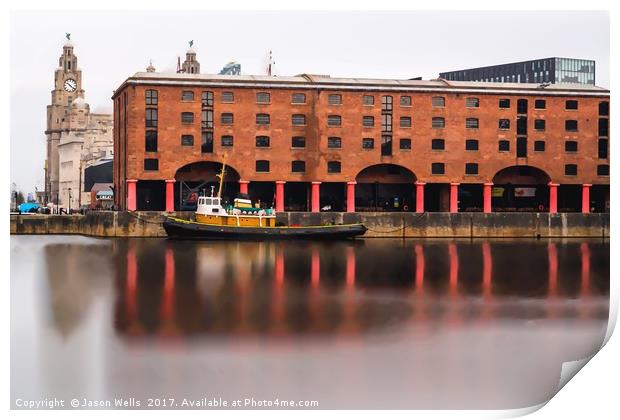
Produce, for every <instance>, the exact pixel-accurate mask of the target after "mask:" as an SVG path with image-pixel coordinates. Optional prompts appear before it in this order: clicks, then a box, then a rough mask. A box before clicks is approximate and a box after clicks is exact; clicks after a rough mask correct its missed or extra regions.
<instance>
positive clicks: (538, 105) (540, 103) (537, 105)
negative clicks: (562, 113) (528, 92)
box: [534, 99, 547, 109]
mask: <svg viewBox="0 0 620 420" xmlns="http://www.w3.org/2000/svg"><path fill="white" fill-rule="evenodd" d="M546 108H547V101H545V100H544V99H536V100H535V101H534V109H546Z"/></svg>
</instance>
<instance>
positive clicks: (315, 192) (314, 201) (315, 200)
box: [310, 181, 321, 213]
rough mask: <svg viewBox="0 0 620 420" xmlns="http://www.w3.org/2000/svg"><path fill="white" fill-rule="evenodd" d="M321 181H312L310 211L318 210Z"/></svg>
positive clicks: (316, 211) (315, 211)
mask: <svg viewBox="0 0 620 420" xmlns="http://www.w3.org/2000/svg"><path fill="white" fill-rule="evenodd" d="M320 186H321V183H320V182H319V181H314V182H312V195H311V199H310V205H311V206H312V212H313V213H318V212H319V211H320V206H321V204H320V198H321V193H320V190H319V188H320Z"/></svg>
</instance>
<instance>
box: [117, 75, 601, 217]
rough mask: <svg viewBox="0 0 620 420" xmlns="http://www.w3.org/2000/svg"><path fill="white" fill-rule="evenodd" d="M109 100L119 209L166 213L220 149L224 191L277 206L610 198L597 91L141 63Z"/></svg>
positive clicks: (563, 207) (472, 205)
mask: <svg viewBox="0 0 620 420" xmlns="http://www.w3.org/2000/svg"><path fill="white" fill-rule="evenodd" d="M151 70H152V69H151ZM113 99H114V118H115V127H116V128H117V130H116V132H115V139H114V140H115V141H114V144H115V156H117V159H115V167H114V183H115V186H116V188H117V191H118V194H117V200H118V201H117V204H118V205H119V206H120V207H121V208H126V209H136V208H137V209H139V210H142V209H145V210H146V209H159V210H164V209H166V210H173V209H175V208H176V209H178V208H179V207H180V205H181V201H182V197H181V199H180V197H179V194H182V188H181V185H186V184H187V185H190V184H192V183H193V184H192V185H199V184H200V183H201V182H204V181H207V184H204V186H208V182H215V177H214V174H215V173H216V172H217V169H218V166H219V163H220V162H222V159H223V156H224V154H226V156H227V157H226V162H227V164H228V165H229V166H230V169H229V171H228V173H227V178H226V181H227V183H226V184H225V192H224V195H225V196H226V195H233V194H235V193H236V192H238V191H240V190H241V191H242V192H245V191H247V190H248V189H249V193H250V195H253V196H256V197H258V198H260V199H261V201H262V202H265V203H267V204H270V203H271V202H274V203H275V204H276V207H277V209H278V210H283V209H285V210H289V209H290V210H312V211H318V209H319V208H320V207H323V206H325V205H330V206H331V208H332V210H349V211H352V210H353V209H354V204H353V203H355V207H356V208H357V209H358V210H372V209H385V210H409V211H415V210H416V209H417V210H418V211H448V210H450V211H459V210H460V211H465V210H474V211H476V210H478V211H482V210H486V211H490V210H491V208H492V207H493V208H494V209H497V210H508V211H510V210H525V211H527V210H539V209H543V210H545V211H547V210H550V211H557V210H559V211H582V210H584V211H589V210H590V209H591V208H594V209H595V210H597V211H601V210H603V209H604V208H605V202H608V200H609V159H608V135H609V134H608V127H609V121H608V118H609V91H608V90H605V89H602V88H598V87H593V86H587V85H579V86H577V85H571V86H567V85H552V86H548V87H541V86H539V85H536V84H507V83H476V82H447V81H444V80H433V81H419V80H411V81H410V80H374V79H336V78H330V77H328V76H313V75H301V76H296V77H267V76H223V75H200V74H164V73H157V72H154V71H149V72H146V73H137V74H135V75H134V76H132V77H130V78H128V79H127V80H126V81H125V82H124V83H123V84H122V85H121V86H120V87H119V88H118V89H117V90H116V91H115V94H114V98H113ZM493 185H495V187H496V190H495V191H494V190H493ZM558 185H559V187H558ZM499 188H501V190H500V189H499ZM515 188H534V190H529V189H528V190H522V189H520V190H518V191H517V192H515ZM492 191H493V192H494V194H493V193H492ZM499 191H501V192H502V193H501V194H499V193H498V192H499ZM532 191H533V192H532ZM530 192H531V193H530ZM492 194H493V195H494V197H493V199H491V196H492ZM502 194H503V195H502ZM524 194H525V196H524ZM588 196H589V199H588ZM582 201H583V203H582ZM491 206H492V207H491Z"/></svg>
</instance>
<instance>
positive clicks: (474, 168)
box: [465, 163, 478, 175]
mask: <svg viewBox="0 0 620 420" xmlns="http://www.w3.org/2000/svg"><path fill="white" fill-rule="evenodd" d="M465 174H466V175H478V164H477V163H466V164H465Z"/></svg>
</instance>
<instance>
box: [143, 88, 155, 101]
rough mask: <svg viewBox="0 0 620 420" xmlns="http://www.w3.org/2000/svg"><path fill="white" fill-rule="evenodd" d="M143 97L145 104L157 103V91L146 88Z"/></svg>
mask: <svg viewBox="0 0 620 420" xmlns="http://www.w3.org/2000/svg"><path fill="white" fill-rule="evenodd" d="M144 95H145V99H146V104H147V105H157V91H156V90H147V91H146V92H145V93H144Z"/></svg>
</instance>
